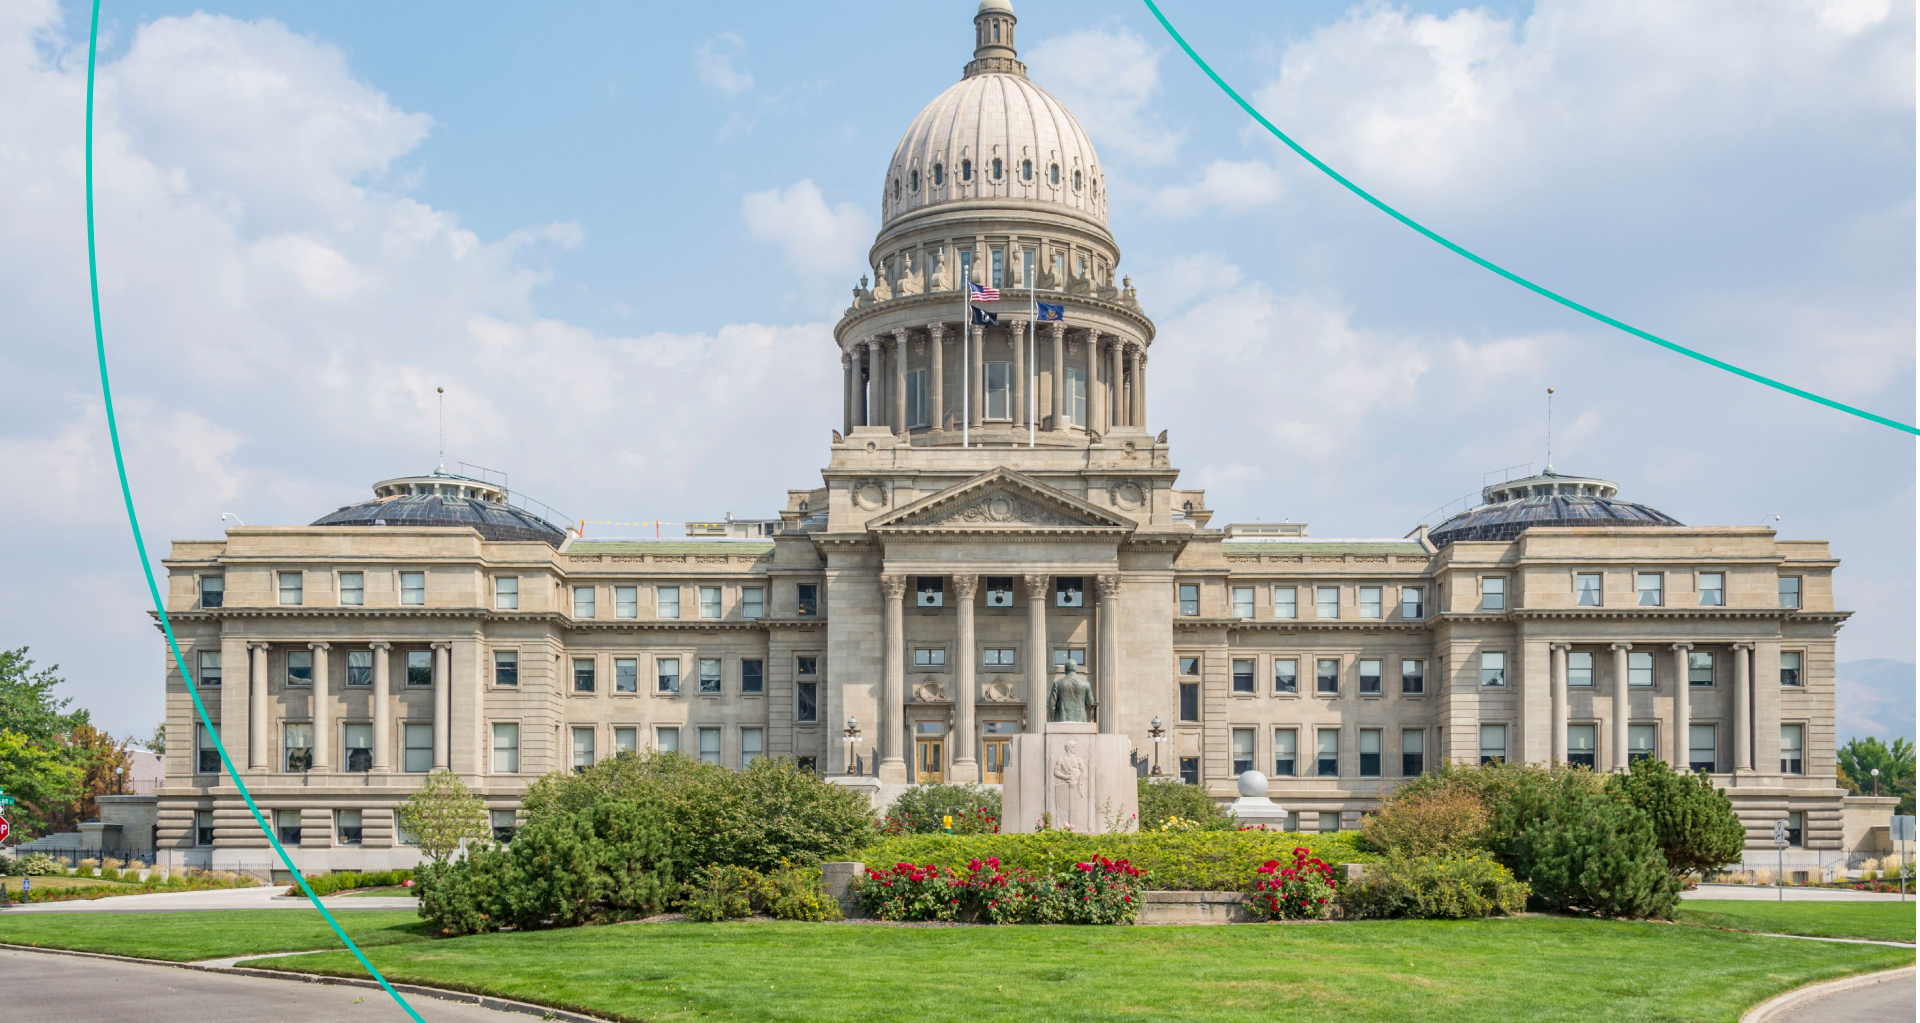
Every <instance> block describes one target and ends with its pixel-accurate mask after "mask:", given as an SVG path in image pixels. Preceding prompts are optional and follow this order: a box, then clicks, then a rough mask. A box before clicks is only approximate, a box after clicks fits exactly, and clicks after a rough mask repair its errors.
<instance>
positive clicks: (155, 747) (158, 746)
mask: <svg viewBox="0 0 1920 1023" xmlns="http://www.w3.org/2000/svg"><path fill="white" fill-rule="evenodd" d="M147 749H149V750H152V751H153V752H155V753H158V754H160V755H161V756H166V754H167V723H166V722H165V721H162V722H160V723H159V724H157V725H154V726H153V737H152V738H150V739H148V740H147Z"/></svg>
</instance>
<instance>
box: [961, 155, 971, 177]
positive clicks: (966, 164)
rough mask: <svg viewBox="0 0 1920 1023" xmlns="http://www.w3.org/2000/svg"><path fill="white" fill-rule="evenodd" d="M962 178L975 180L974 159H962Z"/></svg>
mask: <svg viewBox="0 0 1920 1023" xmlns="http://www.w3.org/2000/svg"><path fill="white" fill-rule="evenodd" d="M960 180H962V181H972V180H973V161H972V160H962V161H960Z"/></svg>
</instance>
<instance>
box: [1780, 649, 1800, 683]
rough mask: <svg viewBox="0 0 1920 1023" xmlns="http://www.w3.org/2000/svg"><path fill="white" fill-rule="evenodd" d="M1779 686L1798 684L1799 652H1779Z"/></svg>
mask: <svg viewBox="0 0 1920 1023" xmlns="http://www.w3.org/2000/svg"><path fill="white" fill-rule="evenodd" d="M1780 684H1781V685H1783V686H1797V685H1799V684H1800V651H1798V650H1782V651H1781V652H1780Z"/></svg>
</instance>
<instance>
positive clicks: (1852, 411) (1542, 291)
mask: <svg viewBox="0 0 1920 1023" xmlns="http://www.w3.org/2000/svg"><path fill="white" fill-rule="evenodd" d="M1144 2H1145V3H1146V5H1147V10H1149V11H1152V12H1153V17H1154V20H1156V21H1158V22H1160V27H1161V28H1164V29H1166V30H1167V34H1168V35H1170V36H1172V37H1173V41H1174V42H1176V43H1179V44H1180V48H1181V49H1182V50H1185V51H1186V53H1187V56H1188V57H1191V58H1193V62H1194V63H1195V64H1197V65H1199V67H1200V70H1201V71H1204V72H1206V75H1207V77H1208V78H1211V79H1213V84H1215V85H1217V86H1219V87H1220V91H1222V92H1224V93H1226V94H1227V95H1228V96H1229V97H1230V98H1232V100H1233V101H1234V102H1235V103H1237V104H1239V106H1240V109H1242V110H1245V111H1246V112H1247V114H1248V116H1250V117H1252V118H1253V119H1254V120H1256V121H1258V122H1260V126H1261V127H1263V128H1265V129H1267V131H1269V132H1271V133H1272V134H1273V137H1274V138H1277V139H1279V140H1280V141H1282V142H1284V143H1286V144H1287V148H1288V149H1291V150H1293V151H1294V152H1295V153H1297V154H1299V156H1300V158H1301V159H1303V160H1305V161H1307V162H1308V163H1310V164H1313V165H1314V167H1315V168H1317V169H1318V170H1319V171H1320V173H1322V174H1325V175H1326V176H1327V177H1330V178H1332V179H1333V180H1335V181H1337V182H1339V183H1340V184H1341V186H1342V187H1344V188H1346V190H1347V191H1349V192H1352V193H1353V194H1354V195H1357V196H1359V197H1360V198H1362V199H1365V200H1366V201H1367V202H1369V203H1371V204H1372V205H1373V206H1374V208H1376V209H1378V210H1379V211H1380V212H1382V213H1385V214H1386V215H1387V216H1389V217H1392V218H1393V219H1395V220H1398V221H1399V222H1401V223H1402V224H1405V225H1406V226H1408V227H1410V228H1412V229H1414V230H1415V231H1418V232H1419V233H1420V234H1422V235H1424V236H1426V237H1427V238H1428V239H1429V240H1430V241H1433V242H1435V243H1437V244H1439V245H1441V246H1443V247H1445V248H1446V249H1448V250H1449V251H1451V252H1453V253H1454V254H1455V255H1457V256H1461V257H1463V258H1466V259H1469V260H1472V261H1473V262H1474V263H1477V264H1479V265H1480V266H1481V267H1483V268H1485V269H1487V270H1491V271H1493V272H1494V273H1496V274H1499V275H1500V276H1502V277H1505V278H1506V279H1507V280H1510V281H1512V282H1513V283H1515V284H1518V285H1520V286H1521V287H1523V288H1525V289H1527V290H1528V291H1531V292H1533V293H1534V294H1536V295H1540V296H1542V297H1543V298H1549V299H1552V300H1553V301H1555V302H1558V303H1560V304H1561V305H1563V306H1566V307H1567V308H1568V309H1571V310H1573V311H1574V312H1577V313H1580V314H1582V315H1584V316H1589V317H1592V318H1593V319H1596V320H1599V321H1600V322H1601V323H1604V324H1606V325H1607V326H1609V327H1613V328H1616V329H1618V330H1622V331H1625V332H1626V333H1629V334H1632V335H1633V336H1634V337H1637V338H1639V339H1641V340H1642V341H1651V342H1653V343H1654V344H1656V345H1659V346H1660V347H1662V348H1665V349H1667V350H1668V351H1673V352H1679V353H1680V354H1681V355H1684V356H1686V357H1687V358H1689V359H1696V360H1698V361H1700V362H1704V363H1706V364H1707V365H1709V366H1713V367H1715V368H1717V369H1723V370H1726V371H1727V372H1729V373H1732V374H1734V375H1736V376H1743V377H1746V378H1747V379H1748V380H1751V381H1753V382H1754V383H1758V384H1765V385H1767V386H1768V387H1771V388H1774V389H1775V390H1780V391H1785V392H1786V393H1788V394H1791V395H1795V396H1797V397H1801V398H1805V399H1806V400H1808V401H1812V402H1817V403H1819V404H1821V405H1825V406H1827V407H1828V408H1831V409H1838V410H1839V411H1841V412H1845V413H1847V414H1848V415H1851V416H1859V417H1860V418H1862V419H1867V420H1871V421H1873V422H1876V423H1879V424H1880V425H1882V426H1891V427H1893V428H1894V429H1896V430H1901V431H1904V432H1906V433H1910V434H1914V435H1916V436H1920V429H1915V428H1914V427H1912V426H1909V425H1907V424H1906V423H1903V422H1900V421H1899V420H1897V419H1888V418H1887V417H1886V416H1881V415H1875V414H1874V413H1872V412H1868V411H1866V410H1865V409H1858V408H1854V407H1853V406H1852V405H1848V404H1845V403H1844V402H1838V401H1834V400H1833V399H1832V398H1825V397H1821V396H1820V395H1818V394H1815V393H1813V392H1812V391H1808V390H1803V389H1801V388H1798V387H1795V386H1793V385H1792V384H1788V383H1782V382H1781V381H1778V380H1775V379H1773V378H1772V377H1766V376H1761V375H1760V374H1758V373H1755V372H1753V371H1752V370H1747V369H1741V368H1740V367H1739V366H1736V365H1734V364H1733V363H1731V362H1727V361H1724V360H1722V359H1716V358H1714V357H1713V356H1711V355H1707V354H1705V353H1704V352H1696V351H1694V350H1693V349H1691V348H1688V347H1686V346H1684V345H1678V344H1675V343H1673V342H1672V341H1668V340H1667V339H1666V338H1663V337H1656V336H1655V335H1653V334H1649V333H1647V332H1646V331H1644V330H1641V329H1640V328H1638V327H1635V326H1633V325H1632V324H1628V323H1623V322H1621V321H1619V320H1616V319H1614V318H1613V317H1611V316H1608V315H1607V314H1606V313H1603V312H1601V311H1599V310H1598V309H1591V308H1588V307H1587V306H1584V305H1581V304H1580V303H1578V302H1575V301H1574V300H1573V299H1570V298H1567V297H1566V296H1564V295H1561V294H1558V293H1556V292H1553V291H1550V290H1548V289H1546V288H1543V287H1541V286H1540V285H1538V284H1535V283H1533V282H1532V281H1530V280H1527V279H1526V278H1525V277H1522V276H1520V275H1519V274H1516V273H1513V272H1512V271H1510V270H1507V269H1506V268H1504V267H1502V266H1500V265H1499V264H1497V263H1494V262H1492V261H1490V260H1487V259H1482V258H1481V257H1480V256H1478V255H1476V254H1474V253H1473V252H1472V251H1470V250H1468V249H1465V248H1463V247H1461V246H1459V245H1456V244H1454V243H1453V242H1451V241H1449V240H1448V239H1446V238H1445V237H1443V236H1441V235H1439V234H1437V233H1435V232H1433V231H1430V230H1428V229H1427V228H1426V227H1425V226H1424V225H1422V224H1421V223H1420V222H1419V221H1416V220H1414V219H1413V218H1412V217H1409V216H1407V215H1406V214H1404V213H1401V212H1400V211H1399V210H1396V209H1394V208H1393V207H1391V206H1389V205H1387V204H1386V203H1384V202H1381V201H1380V200H1379V199H1376V198H1374V196H1373V195H1372V194H1371V193H1369V192H1368V191H1367V190H1366V189H1364V188H1361V187H1360V186H1359V185H1356V184H1354V183H1353V182H1351V181H1349V180H1347V178H1346V176H1345V175H1342V174H1341V173H1340V172H1339V171H1336V170H1334V169H1333V168H1332V167H1329V166H1327V165H1326V164H1325V163H1323V162H1321V160H1320V158H1319V157H1317V156H1314V155H1313V154H1312V153H1309V152H1307V151H1306V149H1305V148H1304V147H1302V146H1301V145H1300V143H1298V142H1295V141H1294V140H1293V139H1291V138H1289V137H1287V133H1286V132H1283V131H1281V130H1280V129H1279V128H1277V127H1275V126H1274V124H1273V122H1272V121H1269V120H1267V119H1266V117H1264V116H1263V115H1262V114H1261V113H1260V111H1258V110H1255V109H1254V108H1253V104H1251V103H1248V102H1247V101H1246V100H1244V99H1242V98H1241V97H1240V94H1239V93H1237V92H1235V91H1234V90H1233V86H1231V85H1228V84H1227V83H1226V80H1225V79H1222V78H1221V77H1220V76H1219V75H1218V74H1216V73H1215V72H1214V70H1213V68H1212V67H1210V66H1209V65H1208V64H1207V62H1206V61H1204V60H1202V59H1200V55H1199V54H1198V53H1195V52H1194V49H1193V47H1192V46H1189V45H1188V44H1187V40H1186V38H1185V37H1184V36H1182V35H1181V34H1180V32H1179V31H1178V30H1177V29H1175V28H1174V27H1173V23H1172V22H1170V21H1168V20H1167V16H1166V15H1164V14H1162V13H1160V8H1159V6H1158V5H1156V4H1155V3H1154V2H1153V0H1144Z"/></svg>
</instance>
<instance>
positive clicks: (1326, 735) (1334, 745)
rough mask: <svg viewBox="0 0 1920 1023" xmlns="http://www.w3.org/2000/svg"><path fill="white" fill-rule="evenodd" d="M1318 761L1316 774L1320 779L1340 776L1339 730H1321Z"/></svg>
mask: <svg viewBox="0 0 1920 1023" xmlns="http://www.w3.org/2000/svg"><path fill="white" fill-rule="evenodd" d="M1319 741H1320V760H1319V763H1318V764H1317V765H1316V772H1315V773H1317V774H1319V776H1320V777H1322V778H1335V777H1339V775H1340V729H1338V728H1322V729H1320V733H1319Z"/></svg>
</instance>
